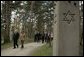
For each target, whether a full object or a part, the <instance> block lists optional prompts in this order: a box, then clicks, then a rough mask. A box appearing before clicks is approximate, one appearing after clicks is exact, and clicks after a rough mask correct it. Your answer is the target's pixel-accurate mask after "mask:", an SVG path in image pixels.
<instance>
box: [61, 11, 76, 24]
mask: <svg viewBox="0 0 84 57" xmlns="http://www.w3.org/2000/svg"><path fill="white" fill-rule="evenodd" d="M63 15H64V18H63V20H62V21H66V22H67V23H68V24H70V23H71V22H72V21H74V15H75V14H72V13H71V12H70V10H69V11H68V12H66V13H63Z"/></svg>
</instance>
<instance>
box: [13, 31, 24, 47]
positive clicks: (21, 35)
mask: <svg viewBox="0 0 84 57" xmlns="http://www.w3.org/2000/svg"><path fill="white" fill-rule="evenodd" d="M12 36H13V37H12V38H13V47H14V48H13V49H15V48H16V47H17V48H18V41H19V39H20V41H21V48H24V40H25V33H24V31H23V30H22V31H21V33H19V32H18V31H17V30H15V31H13V35H12Z"/></svg>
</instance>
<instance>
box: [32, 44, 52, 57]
mask: <svg viewBox="0 0 84 57" xmlns="http://www.w3.org/2000/svg"><path fill="white" fill-rule="evenodd" d="M52 51H53V50H52V47H49V45H48V44H45V45H43V46H42V47H40V48H38V49H37V50H35V51H34V52H33V53H32V56H52Z"/></svg>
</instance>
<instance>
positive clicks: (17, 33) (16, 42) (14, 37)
mask: <svg viewBox="0 0 84 57" xmlns="http://www.w3.org/2000/svg"><path fill="white" fill-rule="evenodd" d="M18 39H19V32H18V31H15V32H14V33H13V45H14V48H16V46H17V48H18Z"/></svg>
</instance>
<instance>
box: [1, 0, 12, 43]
mask: <svg viewBox="0 0 84 57" xmlns="http://www.w3.org/2000/svg"><path fill="white" fill-rule="evenodd" d="M10 6H11V1H5V4H4V6H3V8H2V9H3V10H2V12H3V14H2V16H3V18H4V19H5V20H6V23H5V30H4V43H7V42H10V37H9V35H10V34H9V32H10V19H11V8H10Z"/></svg>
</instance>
